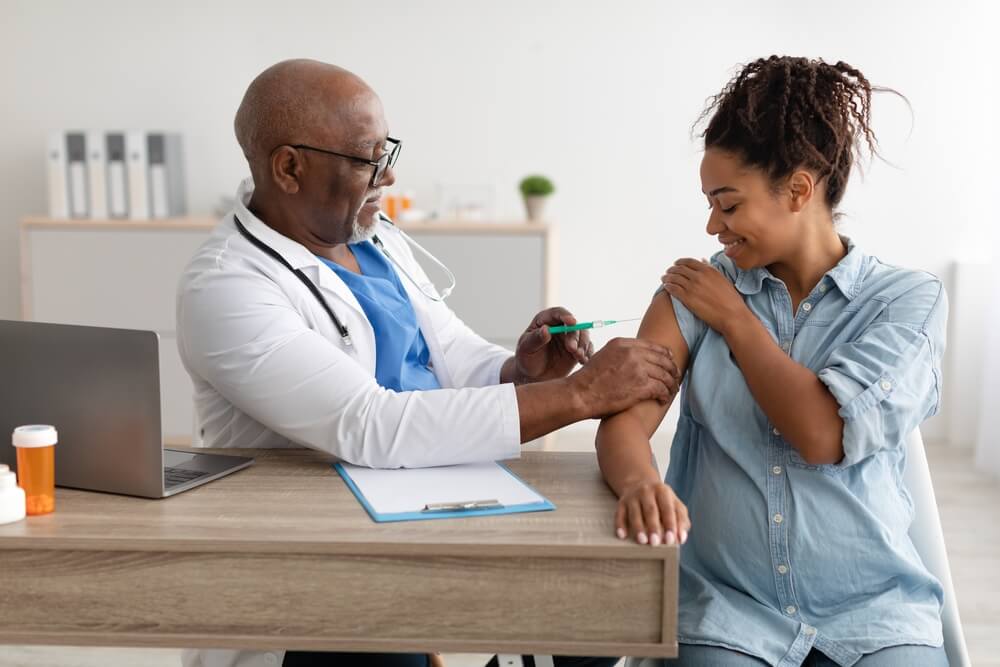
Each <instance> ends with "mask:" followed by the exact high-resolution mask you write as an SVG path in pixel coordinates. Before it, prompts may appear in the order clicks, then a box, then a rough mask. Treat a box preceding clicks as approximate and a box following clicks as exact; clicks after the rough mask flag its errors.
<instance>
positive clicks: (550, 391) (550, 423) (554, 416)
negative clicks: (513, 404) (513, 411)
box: [515, 378, 594, 443]
mask: <svg viewBox="0 0 1000 667" xmlns="http://www.w3.org/2000/svg"><path fill="white" fill-rule="evenodd" d="M515 391H516V392H517V411H518V415H519V416H520V420H521V442H522V443H524V442H528V441H529V440H534V439H535V438H540V437H542V436H543V435H546V434H548V433H551V432H552V431H555V430H558V429H560V428H562V427H563V426H567V425H569V424H572V423H574V422H578V421H580V420H581V419H588V418H590V417H592V416H594V411H593V409H592V408H591V407H590V406H589V405H588V402H587V401H586V400H585V398H584V396H583V394H582V393H581V392H580V391H579V390H578V389H577V387H576V386H575V383H574V382H573V381H572V380H570V379H569V378H560V379H558V380H549V381H547V382H536V383H534V384H522V385H518V386H517V387H515Z"/></svg>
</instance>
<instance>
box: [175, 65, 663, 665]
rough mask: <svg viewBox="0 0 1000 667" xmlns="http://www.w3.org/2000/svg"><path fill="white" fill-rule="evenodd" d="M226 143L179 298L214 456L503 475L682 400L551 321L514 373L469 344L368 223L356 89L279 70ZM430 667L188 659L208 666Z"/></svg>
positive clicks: (622, 344) (377, 126) (379, 221)
mask: <svg viewBox="0 0 1000 667" xmlns="http://www.w3.org/2000/svg"><path fill="white" fill-rule="evenodd" d="M235 129H236V137H237V139H238V141H239V144H240V146H241V148H242V150H243V153H244V155H245V156H246V158H247V161H248V163H249V165H250V172H251V174H252V180H248V181H245V182H244V183H243V184H242V185H241V186H240V189H239V191H238V194H237V200H236V203H235V206H234V209H233V211H232V213H230V214H229V215H227V216H225V218H223V219H222V221H221V222H220V223H219V225H218V227H217V228H216V229H215V231H214V233H213V234H212V236H211V238H210V239H209V240H208V241H207V242H206V243H205V244H204V245H203V246H202V247H201V248H200V249H199V250H198V251H197V253H196V254H195V256H194V258H193V259H192V260H191V262H190V264H189V265H188V267H187V269H186V270H185V271H184V274H183V276H182V277H181V280H180V285H179V290H178V297H177V321H178V347H179V348H180V354H181V358H182V359H183V361H184V364H185V366H186V367H187V369H188V372H189V373H190V375H191V377H192V379H193V381H194V385H195V400H196V404H197V410H198V414H199V417H200V419H201V423H202V425H203V434H204V439H205V441H206V443H208V444H210V445H212V446H217V447H218V446H223V447H227V446H228V447H291V446H307V447H312V448H315V449H319V450H323V451H326V452H330V453H331V454H333V455H335V456H337V457H339V458H341V459H343V460H345V461H349V462H352V463H356V464H359V465H366V466H372V467H418V466H433V465H446V464H456V463H465V462H472V461H484V460H495V459H507V458H513V457H516V456H518V453H519V445H520V443H522V442H525V441H528V440H531V439H534V438H536V437H539V436H541V435H544V434H545V433H548V432H550V431H553V430H555V429H557V428H560V427H562V426H564V425H566V424H569V423H571V422H574V421H577V420H580V419H587V418H591V417H598V416H601V415H605V414H610V413H615V412H619V411H621V410H624V409H626V408H628V407H630V406H631V405H633V404H634V403H637V402H638V401H641V400H645V399H650V398H656V399H661V400H666V399H668V398H669V397H670V396H671V395H672V394H673V393H674V392H675V391H676V389H677V383H678V377H677V371H676V367H675V366H674V364H673V362H672V357H671V355H670V353H669V352H668V351H667V350H666V349H664V348H661V347H658V346H655V345H652V344H650V343H646V342H643V341H637V340H624V339H617V340H614V341H611V342H610V343H609V344H608V345H607V346H605V347H604V348H603V349H602V350H600V351H599V352H597V353H596V354H592V345H591V343H590V341H589V339H588V338H587V337H586V336H579V335H569V336H552V335H551V334H550V333H549V332H548V329H547V328H546V325H554V324H561V323H572V322H574V321H575V320H574V319H573V317H572V315H570V313H569V312H568V311H566V310H564V309H561V308H552V309H549V310H546V311H543V312H541V313H539V314H538V315H536V316H535V318H534V319H533V320H532V322H531V324H530V326H529V327H528V329H527V330H526V331H525V333H524V334H523V335H522V336H521V339H520V340H519V342H518V345H517V351H516V353H515V354H514V355H511V354H510V352H508V351H507V350H504V349H503V348H500V347H498V346H495V345H492V344H489V343H487V342H486V341H484V340H483V339H482V338H480V337H479V336H477V335H476V334H475V333H473V332H472V331H471V330H470V329H469V328H468V327H466V326H465V325H464V324H463V323H462V322H461V321H460V320H459V319H458V317H456V316H455V314H454V313H453V312H452V311H451V310H450V309H449V308H448V307H447V306H446V305H445V304H444V303H443V301H442V300H441V298H440V295H439V294H438V292H437V290H436V289H435V288H434V287H433V286H432V285H431V283H430V281H429V280H428V278H427V275H426V274H425V273H424V271H423V270H422V268H421V266H420V264H419V263H418V262H417V261H416V260H415V258H414V255H413V253H412V252H411V248H410V246H409V245H408V243H407V242H406V240H405V239H404V237H403V236H402V235H401V233H400V232H399V231H398V230H397V229H396V228H395V227H394V226H393V225H392V224H390V223H389V222H388V221H387V220H386V219H385V218H383V217H381V216H380V214H379V199H380V196H381V189H382V188H383V187H387V186H389V185H392V183H393V182H394V180H395V175H394V172H393V165H394V164H395V161H396V157H397V156H398V154H399V148H400V142H399V140H397V139H393V138H390V137H389V132H388V128H387V125H386V121H385V118H384V115H383V111H382V105H381V102H380V101H379V98H378V97H377V96H376V95H375V93H374V92H373V91H372V90H371V89H370V88H369V87H368V86H367V85H366V84H365V83H364V82H363V81H362V80H361V79H359V78H358V77H357V76H355V75H353V74H351V73H350V72H347V71H346V70H343V69H340V68H338V67H335V66H332V65H328V64H325V63H320V62H315V61H305V60H294V61H285V62H281V63H278V64H277V65H274V66H272V67H270V68H268V69H267V70H265V71H264V72H263V73H261V74H260V75H259V76H258V77H257V78H256V79H255V80H254V81H253V82H252V83H251V84H250V86H249V88H248V89H247V91H246V94H245V96H244V98H243V101H242V103H241V105H240V108H239V110H238V111H237V114H236V122H235ZM456 140H457V141H460V140H461V138H456ZM455 152H456V153H460V154H462V155H466V156H470V155H471V153H470V150H469V149H467V148H466V149H462V150H456V151H455ZM512 259H515V260H516V258H512ZM510 270H511V271H516V270H517V264H516V261H512V262H511V265H510ZM577 362H580V363H583V364H584V365H583V367H582V368H581V369H579V370H578V371H577V372H575V373H572V374H570V372H571V371H572V370H573V368H574V367H575V366H576V364H577ZM330 594H331V595H336V592H335V591H331V593H330ZM426 660H427V658H426V657H425V656H406V655H390V654H384V655H374V654H368V655H345V654H340V655H338V654H331V653H327V654H302V653H294V652H288V653H287V654H281V653H273V652H272V653H256V652H247V651H199V652H188V653H186V655H185V663H186V664H187V665H189V666H195V665H198V666H204V667H216V666H219V667H221V666H223V665H225V666H227V667H228V666H235V665H239V666H241V667H257V666H260V667H263V666H264V665H277V664H284V665H286V666H289V667H292V666H293V665H320V664H322V665H334V664H338V665H339V664H350V665H366V664H371V665H390V664H391V665H420V664H426ZM562 664H574V663H570V662H569V661H564V662H563V663H562ZM576 664H579V663H576Z"/></svg>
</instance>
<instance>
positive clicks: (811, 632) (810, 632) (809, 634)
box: [803, 625, 816, 637]
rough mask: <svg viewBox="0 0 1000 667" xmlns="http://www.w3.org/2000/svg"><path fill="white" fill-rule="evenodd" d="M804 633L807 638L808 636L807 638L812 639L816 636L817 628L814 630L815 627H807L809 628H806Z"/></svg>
mask: <svg viewBox="0 0 1000 667" xmlns="http://www.w3.org/2000/svg"><path fill="white" fill-rule="evenodd" d="M803 632H804V633H805V634H806V636H807V637H812V636H813V635H814V634H816V628H814V627H812V626H811V625H810V626H807V627H806V628H805V629H804V630H803Z"/></svg>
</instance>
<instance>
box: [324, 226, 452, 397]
mask: <svg viewBox="0 0 1000 667" xmlns="http://www.w3.org/2000/svg"><path fill="white" fill-rule="evenodd" d="M349 247H350V249H351V251H352V252H353V253H354V257H355V259H357V261H358V265H359V266H360V267H361V274H360V275H359V274H357V273H354V272H353V271H350V270H348V269H345V268H344V267H342V266H340V265H339V264H337V263H336V262H332V261H330V260H328V259H326V258H323V257H320V259H321V260H323V263H325V264H326V265H327V266H329V267H330V268H331V269H333V270H334V272H336V274H337V275H338V276H340V279H341V280H343V281H344V282H345V283H346V284H347V286H348V287H349V288H350V290H351V292H353V293H354V296H355V298H357V300H358V303H360V304H361V309H362V310H364V311H365V315H366V316H367V317H368V321H369V322H371V325H372V329H374V330H375V380H376V381H377V382H378V383H379V385H381V386H383V387H385V388H386V389H392V390H394V391H420V390H427V389H440V388H441V384H440V383H439V382H438V380H437V377H435V375H434V372H433V371H432V370H431V369H430V368H429V367H428V366H427V364H428V361H429V360H430V356H431V355H430V350H429V349H428V348H427V341H425V340H424V336H423V334H422V333H421V332H420V325H419V324H417V316H416V313H415V312H414V311H413V304H411V303H410V299H409V296H408V295H407V293H406V290H405V289H404V288H403V284H402V283H401V282H400V281H399V276H397V275H396V272H395V271H394V270H393V268H392V265H390V264H389V260H388V259H387V258H386V257H385V256H384V255H383V254H382V253H381V252H380V251H379V250H378V249H377V248H376V247H375V244H373V243H372V242H371V241H364V242H362V243H355V244H351V245H350V246H349Z"/></svg>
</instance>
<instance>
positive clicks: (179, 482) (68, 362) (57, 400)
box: [0, 320, 253, 498]
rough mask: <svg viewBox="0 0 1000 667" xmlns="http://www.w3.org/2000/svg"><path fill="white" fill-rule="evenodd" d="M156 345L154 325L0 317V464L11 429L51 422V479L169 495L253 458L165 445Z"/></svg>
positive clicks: (11, 456)
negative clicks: (149, 327) (56, 436)
mask: <svg viewBox="0 0 1000 667" xmlns="http://www.w3.org/2000/svg"><path fill="white" fill-rule="evenodd" d="M159 346H160V338H159V336H158V335H157V334H156V333H155V332H152V331H134V330H129V329H109V328H104V327H90V326H76V325H68V324H47V323H43V322H16V321H10V320H0V386H2V387H3V389H2V393H0V463H6V464H8V465H10V467H11V468H12V469H15V468H16V465H17V455H16V451H15V449H14V447H13V446H12V445H11V444H10V434H11V433H12V432H13V430H14V428H15V427H16V426H21V425H24V424H51V425H52V426H55V427H56V431H58V433H59V443H58V444H57V445H56V450H55V453H56V456H55V459H56V485H57V486H67V487H72V488H76V489H87V490H90V491H105V492H109V493H120V494H124V495H129V496H141V497H143V498H166V497H167V496H172V495H175V494H177V493H181V492H182V491H187V490H188V489H193V488H194V487H196V486H200V485H202V484H205V483H206V482H210V481H212V480H214V479H218V478H220V477H223V476H225V475H228V474H230V473H232V472H236V471H237V470H241V469H243V468H246V467H247V466H249V465H250V464H252V463H253V459H252V458H247V457H242V456H224V455H218V454H195V453H191V452H185V451H178V450H174V449H164V447H163V437H162V433H161V430H160V356H159ZM5 440H6V442H5Z"/></svg>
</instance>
